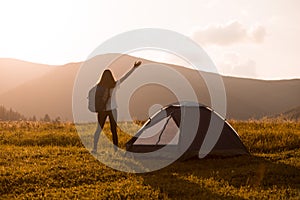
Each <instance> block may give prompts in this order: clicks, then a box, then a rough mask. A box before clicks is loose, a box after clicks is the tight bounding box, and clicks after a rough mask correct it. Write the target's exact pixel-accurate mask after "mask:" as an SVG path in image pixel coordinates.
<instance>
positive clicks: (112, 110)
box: [92, 61, 142, 153]
mask: <svg viewBox="0 0 300 200" xmlns="http://www.w3.org/2000/svg"><path fill="white" fill-rule="evenodd" d="M141 63H142V62H141V61H136V62H135V63H134V65H133V67H132V69H130V70H129V72H127V74H125V75H124V76H123V77H122V78H121V79H120V80H118V81H115V79H114V77H113V75H112V73H111V71H110V70H109V69H106V70H105V71H104V72H103V74H102V76H101V80H100V82H99V83H98V84H99V85H101V86H102V87H104V88H106V89H107V90H106V91H108V100H107V103H106V105H105V106H104V110H102V111H99V112H98V116H97V117H98V126H97V130H96V131H95V134H94V147H93V150H92V153H97V145H98V140H99V136H100V133H101V130H102V129H103V127H104V124H105V121H106V118H107V117H109V122H110V130H111V132H112V136H113V144H114V145H115V146H114V150H115V151H116V150H117V146H118V134H117V122H116V121H117V110H116V108H117V105H116V101H115V99H112V98H111V96H112V94H113V90H114V88H116V87H118V86H119V85H120V84H121V83H122V82H123V81H125V80H126V79H127V78H128V77H129V75H130V74H131V73H132V72H133V71H134V70H135V69H136V68H137V67H138V66H140V65H141Z"/></svg>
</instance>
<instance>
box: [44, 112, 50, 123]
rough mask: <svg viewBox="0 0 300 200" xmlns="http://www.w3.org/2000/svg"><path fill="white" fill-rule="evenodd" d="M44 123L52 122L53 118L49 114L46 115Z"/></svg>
mask: <svg viewBox="0 0 300 200" xmlns="http://www.w3.org/2000/svg"><path fill="white" fill-rule="evenodd" d="M43 121H44V122H51V118H50V116H49V115H48V114H46V115H45V117H44V119H43Z"/></svg>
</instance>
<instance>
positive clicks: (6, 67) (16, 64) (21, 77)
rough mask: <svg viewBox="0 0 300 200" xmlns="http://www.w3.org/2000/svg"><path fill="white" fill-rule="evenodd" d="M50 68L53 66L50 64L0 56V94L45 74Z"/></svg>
mask: <svg viewBox="0 0 300 200" xmlns="http://www.w3.org/2000/svg"><path fill="white" fill-rule="evenodd" d="M52 69H54V66H51V65H43V64H36V63H31V62H26V61H20V60H16V59H10V58H0V74H1V75H0V77H1V78H0V94H1V93H4V92H7V91H9V90H11V89H13V88H15V87H17V86H19V85H21V84H24V83H25V82H27V81H30V80H32V79H35V78H38V77H40V76H42V75H45V74H46V73H48V72H50V71H51V70H52Z"/></svg>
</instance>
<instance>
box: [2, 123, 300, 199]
mask: <svg viewBox="0 0 300 200" xmlns="http://www.w3.org/2000/svg"><path fill="white" fill-rule="evenodd" d="M231 124H232V126H233V127H234V128H235V129H236V130H237V131H238V133H239V134H240V136H241V139H242V141H243V142H244V144H245V145H246V146H247V148H248V149H249V150H250V152H251V154H252V155H251V156H241V157H232V158H226V159H225V158H215V159H212V158H210V159H202V160H189V161H185V162H176V163H174V164H172V165H170V166H168V167H166V168H164V169H161V170H159V171H155V172H150V173H146V174H130V173H125V172H119V171H116V170H114V169H111V168H109V167H107V166H105V165H104V164H102V163H100V162H99V161H97V160H96V159H95V158H94V157H93V156H92V155H91V154H89V152H88V151H87V150H86V149H85V148H84V147H83V145H82V143H81V141H80V139H79V136H78V135H77V133H76V129H75V127H74V125H72V124H69V123H63V124H54V123H41V122H1V123H0V147H1V150H0V199H9V198H16V199H35V198H36V199H41V198H42V199H44V198H49V199H67V198H75V199H300V122H291V121H284V120H263V121H247V122H239V121H231ZM104 131H105V132H108V126H107V127H106V128H105V130H104ZM121 135H122V134H121ZM126 139H127V138H126ZM126 139H125V138H124V137H121V138H120V143H121V145H122V147H123V148H124V144H125V142H126V141H125V140H126ZM116 162H120V161H116Z"/></svg>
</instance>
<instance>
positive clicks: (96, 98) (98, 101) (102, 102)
mask: <svg viewBox="0 0 300 200" xmlns="http://www.w3.org/2000/svg"><path fill="white" fill-rule="evenodd" d="M108 99H109V89H108V88H105V87H103V86H101V85H95V86H94V87H93V88H92V89H90V91H89V95H88V101H89V105H88V109H89V110H90V111H91V112H100V111H103V110H104V109H105V107H106V103H107V101H108Z"/></svg>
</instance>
